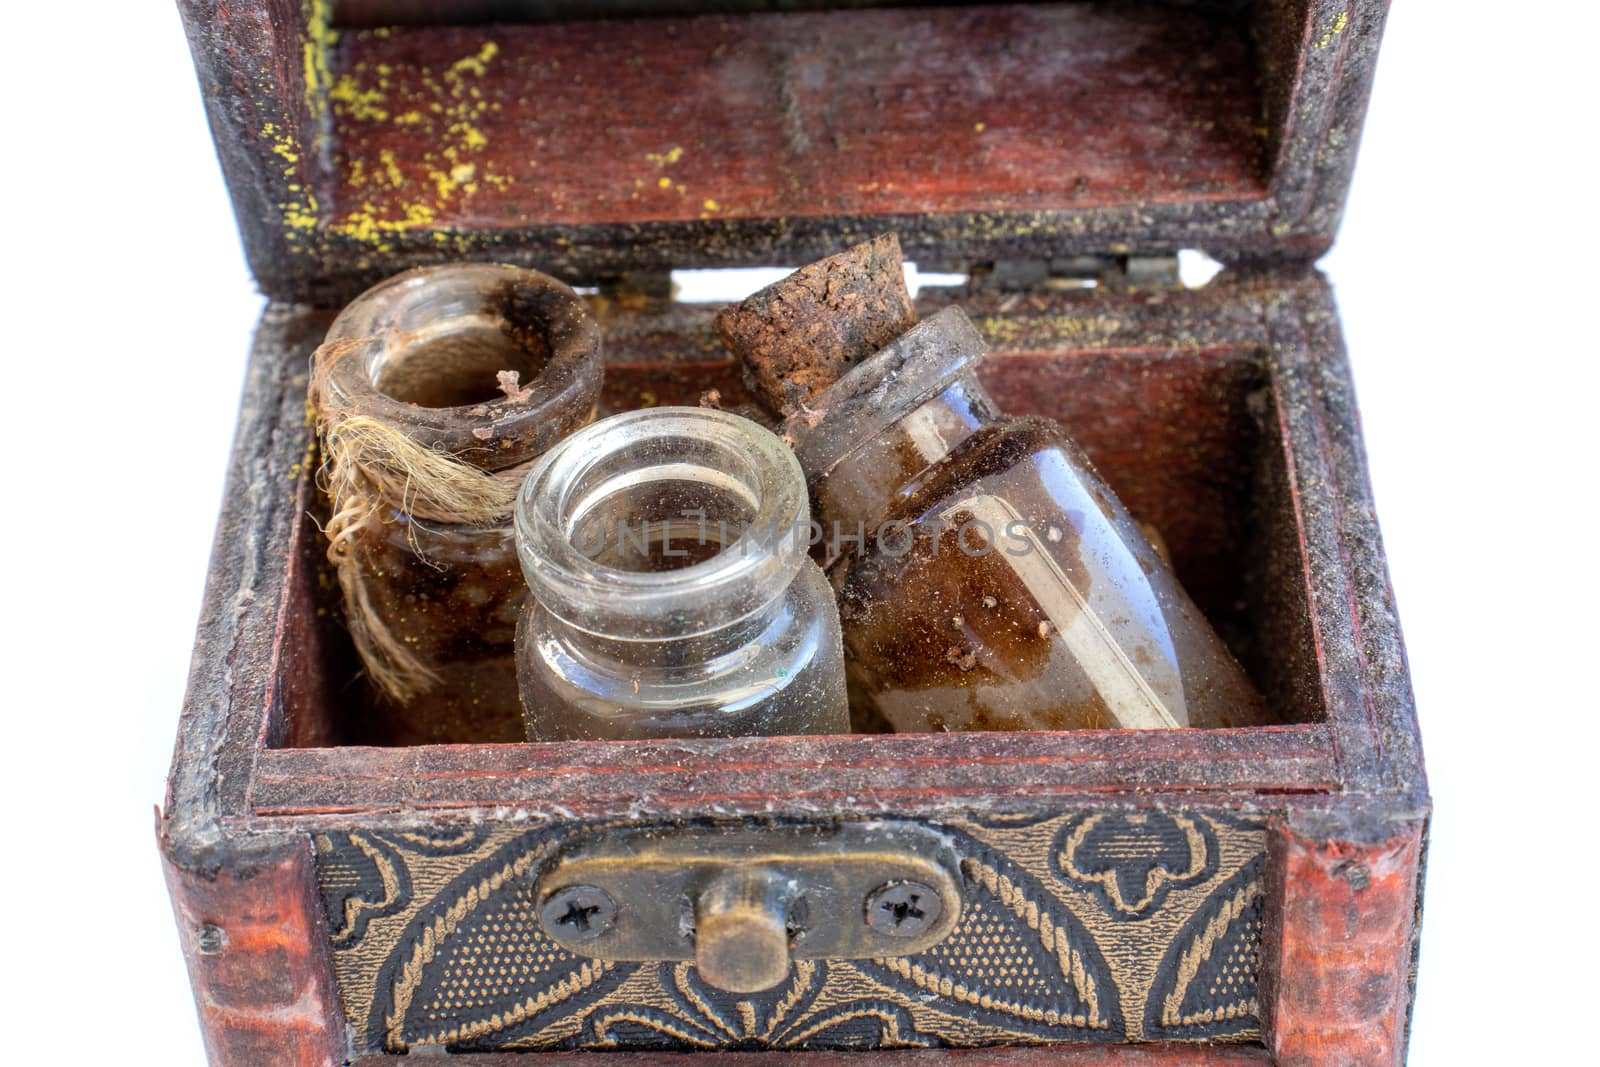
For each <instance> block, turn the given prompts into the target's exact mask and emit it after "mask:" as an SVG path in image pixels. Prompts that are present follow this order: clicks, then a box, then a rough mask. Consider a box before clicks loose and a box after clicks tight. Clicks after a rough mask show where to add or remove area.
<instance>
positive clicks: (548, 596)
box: [515, 407, 809, 640]
mask: <svg viewBox="0 0 1600 1067" xmlns="http://www.w3.org/2000/svg"><path fill="white" fill-rule="evenodd" d="M808 519H809V503H808V499H807V496H806V488H805V478H804V475H803V474H802V473H801V470H800V465H799V462H798V461H797V460H796V459H795V457H794V454H793V453H792V452H791V451H790V450H789V449H788V447H787V446H785V445H784V443H783V442H782V440H780V439H779V438H778V437H777V436H776V435H774V434H773V433H771V432H770V431H768V430H765V429H763V428H762V427H760V426H758V425H756V424H755V423H753V422H751V421H750V420H748V419H745V418H742V417H740V416H738V415H734V414H731V413H729V412H724V411H715V410H711V409H707V408H688V407H663V408H646V409H643V410H640V411H631V412H625V413H623V414H620V415H614V416H612V417H610V418H607V419H603V420H601V421H600V422H597V423H595V424H593V425H592V426H588V427H586V428H584V429H583V430H580V431H578V432H577V433H574V434H572V435H571V436H569V437H567V438H566V439H565V440H563V441H561V442H560V443H559V444H557V445H556V446H555V447H553V448H552V449H550V451H549V452H547V453H546V454H545V455H544V456H543V457H542V458H541V459H540V460H539V462H538V463H537V464H535V466H534V468H533V469H532V470H531V471H530V472H529V474H528V477H527V479H526V480H525V481H524V482H523V484H522V488H521V490H520V492H519V493H518V495H517V504H516V512H515V521H516V536H517V553H518V557H519V559H520V561H521V563H522V570H523V574H524V575H525V576H526V578H527V580H528V586H529V588H530V589H531V590H532V592H533V595H534V597H535V598H536V599H537V600H538V601H539V603H540V604H542V605H543V606H544V607H545V609H546V610H548V611H549V612H550V613H551V614H552V615H554V616H556V617H557V618H559V619H561V620H562V621H563V622H565V623H567V624H568V625H571V626H574V627H577V628H578V629H580V630H584V631H586V632H589V633H593V634H597V635H600V636H604V637H609V638H612V639H621V640H628V639H635V640H660V639H666V638H686V637H692V636H697V635H699V634H703V633H707V632H710V631H712V630H717V629H721V628H722V627H725V626H728V625H730V624H733V623H736V622H738V621H740V620H742V619H744V618H746V617H748V616H749V615H751V614H752V613H754V612H756V611H759V610H760V609H761V608H763V607H765V606H767V605H768V604H770V603H772V601H773V600H774V599H776V598H777V597H778V596H780V595H782V593H783V592H784V590H786V589H787V588H788V586H789V584H790V582H791V581H792V580H793V578H794V576H795V574H796V573H797V572H798V570H799V569H800V567H801V566H802V565H803V564H804V563H805V560H806V559H807V556H806V548H807V540H808V533H809V526H808V523H807V520H808Z"/></svg>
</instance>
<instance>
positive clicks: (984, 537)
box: [833, 419, 1087, 729]
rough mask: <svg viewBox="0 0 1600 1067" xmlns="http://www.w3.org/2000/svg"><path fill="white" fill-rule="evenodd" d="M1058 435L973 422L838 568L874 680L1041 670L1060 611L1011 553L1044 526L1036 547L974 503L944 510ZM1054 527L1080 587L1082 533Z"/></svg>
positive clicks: (854, 634) (844, 601)
mask: <svg viewBox="0 0 1600 1067" xmlns="http://www.w3.org/2000/svg"><path fill="white" fill-rule="evenodd" d="M1058 436H1059V431H1056V430H1055V427H1054V424H1053V423H1050V422H1048V421H1047V420H1043V419H1014V420H1007V421H1006V422H1004V423H1002V424H999V425H997V426H993V427H989V428H986V429H983V430H980V431H978V432H977V433H975V434H973V435H972V436H971V437H969V438H968V439H967V440H966V441H964V442H962V443H961V445H960V446H958V447H957V448H956V449H955V451H953V452H952V453H951V454H950V455H949V456H947V457H946V458H945V459H944V460H943V461H941V462H939V463H937V464H934V465H933V466H932V467H930V468H929V469H928V470H927V471H926V472H925V473H924V474H923V476H922V477H920V478H918V479H915V480H914V481H912V482H911V483H910V484H908V486H907V487H906V494H905V496H903V497H902V499H901V503H900V505H899V506H898V507H897V508H896V509H895V512H894V514H893V515H892V516H891V519H890V522H889V523H886V524H885V526H884V527H883V529H882V530H881V531H880V532H879V533H880V536H876V537H869V538H868V541H867V544H866V545H865V546H864V547H861V548H857V549H856V550H855V551H853V552H851V553H850V554H848V555H847V556H845V557H844V558H843V559H841V560H840V561H839V563H838V564H836V565H835V568H834V572H833V573H834V577H835V587H836V588H837V590H838V592H839V607H840V613H841V617H842V618H843V620H844V622H845V646H846V649H847V650H848V651H849V653H850V657H851V659H852V660H853V661H854V662H855V663H856V664H858V665H859V666H860V667H861V668H863V669H864V670H866V671H868V672H870V673H871V675H872V677H873V678H874V680H875V682H877V683H878V684H880V685H882V686H889V687H893V688H895V689H907V690H909V689H929V688H939V687H944V686H976V685H995V684H1002V683H1014V682H1024V681H1029V680H1032V679H1035V678H1037V677H1038V676H1039V675H1040V674H1041V673H1042V672H1043V671H1044V669H1045V666H1046V665H1047V663H1048V662H1049V660H1050V657H1051V655H1052V654H1053V652H1054V642H1053V640H1052V638H1053V635H1054V633H1055V628H1056V626H1057V625H1059V624H1060V623H1062V622H1063V621H1065V620H1062V619H1057V620H1052V619H1051V618H1050V616H1049V615H1047V614H1046V613H1045V611H1044V610H1043V609H1042V608H1041V607H1040V606H1039V604H1038V602H1037V600H1036V599H1035V598H1034V596H1033V594H1032V593H1031V592H1030V591H1029V589H1028V586H1027V584H1026V582H1025V581H1024V580H1023V577H1022V575H1021V574H1019V573H1018V571H1017V569H1016V568H1015V566H1014V565H1013V558H1012V556H1010V555H1008V554H1007V552H1008V549H1009V550H1010V551H1011V552H1018V551H1022V550H1023V549H1024V548H1028V550H1030V551H1037V550H1038V548H1037V545H1038V542H1039V541H1040V540H1041V539H1043V538H1045V537H1046V536H1047V535H1046V534H1045V531H1044V530H1043V527H1042V526H1041V527H1039V528H1037V529H1034V528H1032V527H1029V536H1031V537H1032V538H1033V544H1032V545H1031V546H1030V545H1025V544H1024V542H1023V541H1022V540H1021V539H1019V537H1018V536H1017V534H1018V533H1019V532H1020V531H1019V530H1016V529H1014V530H1013V531H1012V532H1011V533H1010V534H1008V532H1007V531H1006V530H1005V529H994V528H993V524H992V523H988V522H987V520H985V519H983V518H982V517H980V516H977V515H974V514H973V513H972V512H971V511H968V510H962V509H959V508H957V509H956V510H945V509H947V508H948V505H949V503H950V501H951V499H952V498H953V497H954V496H955V495H956V494H957V493H958V492H961V491H963V490H964V489H966V490H970V489H971V488H972V487H974V486H976V485H978V483H979V482H981V480H982V479H984V478H986V477H989V476H993V475H996V474H999V473H1002V472H1004V471H1007V470H1009V469H1011V468H1013V467H1015V466H1016V465H1017V464H1019V463H1022V462H1025V461H1027V460H1028V458H1029V457H1030V456H1031V455H1032V454H1033V453H1034V452H1035V451H1037V450H1039V449H1040V448H1045V447H1050V446H1052V445H1054V444H1055V439H1056V438H1057V437H1058ZM891 523H905V524H907V525H906V526H904V527H900V526H894V525H891ZM1024 525H1026V523H1025V522H1024ZM1057 529H1058V531H1059V532H1058V537H1059V538H1061V540H1059V541H1058V542H1057V543H1055V544H1053V545H1052V546H1051V558H1052V559H1053V560H1054V561H1055V563H1056V565H1057V566H1059V567H1060V568H1061V569H1062V571H1063V572H1064V573H1065V574H1066V576H1067V578H1068V579H1069V580H1070V581H1072V582H1074V583H1075V584H1077V585H1079V586H1080V587H1082V586H1084V585H1086V583H1087V569H1086V568H1085V567H1084V566H1083V565H1082V562H1081V560H1079V559H1077V557H1076V549H1077V542H1076V537H1075V535H1074V534H1073V531H1072V530H1070V529H1064V528H1061V527H1057ZM1057 613H1058V614H1060V613H1062V609H1060V608H1057ZM990 728H994V729H999V728H1000V727H998V726H996V727H990ZM1035 728H1037V727H1035Z"/></svg>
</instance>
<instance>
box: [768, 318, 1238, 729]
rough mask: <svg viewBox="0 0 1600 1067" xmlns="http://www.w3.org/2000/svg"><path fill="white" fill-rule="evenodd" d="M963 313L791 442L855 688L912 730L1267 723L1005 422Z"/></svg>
mask: <svg viewBox="0 0 1600 1067" xmlns="http://www.w3.org/2000/svg"><path fill="white" fill-rule="evenodd" d="M986 351H987V346H986V345H985V344H984V342H983V340H982V339H981V338H980V337H979V335H978V333H977V331H976V330H975V329H974V328H973V326H972V323H971V321H970V320H968V319H967V317H966V315H965V314H964V313H962V312H961V310H960V309H958V308H947V309H945V310H944V311H941V312H939V313H938V314H936V315H934V316H932V317H931V318H929V319H926V320H924V321H923V322H921V323H919V324H918V325H917V326H915V327H913V328H911V329H910V330H908V331H906V333H904V334H902V335H901V336H900V337H899V338H898V339H897V340H896V341H895V342H894V343H893V344H891V345H889V346H887V347H886V348H884V349H882V350H880V351H878V352H877V353H875V354H874V355H872V356H870V357H869V358H868V359H866V360H865V361H863V362H862V363H860V364H858V365H857V366H856V367H854V368H852V369H851V370H850V371H849V372H848V373H847V374H846V375H845V376H844V377H843V378H841V379H839V380H838V381H837V382H835V383H834V384H833V385H832V386H830V387H829V388H828V389H826V390H824V391H823V392H822V393H820V394H819V395H818V396H817V397H815V398H813V400H812V402H811V404H810V409H809V411H807V412H803V413H801V414H799V415H796V416H794V417H792V418H791V419H790V420H789V423H788V425H787V427H786V429H787V431H788V435H789V437H790V439H791V440H792V441H794V443H795V450H796V453H797V455H798V456H799V458H800V462H801V465H802V467H803V468H804V469H805V471H806V473H807V476H808V478H809V481H810V485H811V489H812V492H813V494H814V495H815V497H816V500H817V509H818V519H819V522H820V523H821V525H822V527H823V544H824V546H826V548H827V549H828V551H826V552H825V555H826V557H827V558H828V559H829V560H830V561H831V566H830V569H829V576H830V578H831V579H832V583H833V586H834V588H835V590H836V591H837V593H838V597H839V607H840V615H841V618H842V621H843V629H844V642H845V649H846V651H847V653H848V664H849V670H850V678H851V682H852V688H853V690H854V691H855V692H856V693H857V694H858V699H864V700H865V701H867V703H868V704H869V705H870V711H871V712H873V713H875V714H876V715H878V716H880V717H881V718H882V719H883V720H885V721H886V722H887V723H888V725H889V726H890V727H892V728H893V729H896V730H902V731H938V730H1062V729H1073V728H1136V729H1155V728H1164V727H1178V726H1245V725H1255V724H1259V723H1263V722H1266V721H1268V716H1267V713H1266V708H1265V706H1264V704H1263V702H1262V700H1261V698H1260V696H1259V695H1258V694H1257V693H1256V691H1255V689H1254V687H1253V686H1251V684H1250V682H1249V680H1248V679H1247V678H1246V677H1245V674H1244V672H1243V670H1242V669H1241V668H1240V667H1239V665H1238V663H1237V661H1236V660H1235V659H1234V658H1233V656H1232V655H1231V654H1230V653H1229V651H1228V649H1227V647H1226V646H1225V645H1223V643H1222V641H1221V639H1220V638H1218V637H1217V635H1216V633H1215V631H1213V630H1212V628H1211V626H1210V625H1209V624H1208V623H1207V622H1206V620H1205V619H1204V617H1203V616H1202V615H1201V614H1200V612H1199V610H1198V609H1197V608H1196V607H1195V606H1194V604H1193V602H1191V601H1190V599H1189V597H1188V595H1187V594H1186V593H1185V592H1184V591H1183V589H1182V587H1181V586H1180V585H1179V584H1178V582H1177V579H1176V578H1175V577H1174V576H1173V574H1172V571H1171V570H1170V569H1169V568H1168V566H1167V565H1166V563H1165V562H1164V561H1163V560H1162V559H1161V557H1160V556H1159V555H1158V554H1157V552H1156V550H1155V549H1154V548H1153V547H1152V546H1151V544H1150V542H1149V540H1148V539H1147V538H1146V537H1145V535H1144V533H1143V532H1142V531H1141V530H1140V529H1139V527H1138V525H1137V524H1136V523H1135V522H1134V520H1133V519H1132V518H1131V517H1130V516H1129V514H1128V512H1127V510H1126V509H1125V508H1124V507H1123V506H1122V504H1121V502H1120V501H1119V500H1118V499H1117V497H1116V495H1115V494H1114V493H1113V492H1112V491H1111V490H1110V488H1109V487H1107V485H1106V484H1105V482H1104V481H1102V480H1101V478H1100V477H1099V475H1098V474H1096V473H1095V471H1094V468H1093V466H1092V465H1091V464H1090V462H1089V460H1088V458H1087V457H1086V456H1084V455H1083V453H1082V452H1081V451H1080V450H1079V449H1078V448H1077V446H1076V445H1075V444H1074V443H1073V442H1072V441H1071V440H1070V439H1069V438H1068V437H1067V436H1066V435H1065V433H1063V431H1062V430H1061V429H1060V428H1059V427H1058V426H1057V425H1056V424H1055V423H1053V422H1051V421H1049V420H1047V419H1033V418H1008V417H1005V416H1002V415H1001V414H1000V413H999V412H998V411H997V410H996V408H995V405H994V403H993V401H992V400H991V399H990V398H989V396H988V394H987V392H986V391H985V390H984V388H983V386H982V385H981V384H980V383H979V382H978V380H977V377H976V374H975V368H976V366H977V364H978V362H979V361H980V360H981V359H982V358H983V356H984V354H985V353H986Z"/></svg>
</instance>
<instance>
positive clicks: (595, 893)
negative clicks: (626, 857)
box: [539, 885, 617, 941]
mask: <svg viewBox="0 0 1600 1067" xmlns="http://www.w3.org/2000/svg"><path fill="white" fill-rule="evenodd" d="M539 921H540V922H541V923H543V924H544V928H545V932H546V933H548V934H549V935H550V936H551V937H553V938H555V939H556V940H557V941H593V940H594V939H595V938H597V937H599V936H600V935H601V934H604V933H606V932H607V931H609V930H610V929H611V928H612V927H613V926H614V925H616V921H617V902H616V901H614V900H612V899H611V894H610V893H607V892H606V891H605V890H604V889H601V888H599V887H598V886H592V885H568V886H562V887H561V888H560V889H557V890H555V891H554V892H553V893H551V894H550V895H549V896H547V897H545V898H544V903H543V904H542V905H540V906H539Z"/></svg>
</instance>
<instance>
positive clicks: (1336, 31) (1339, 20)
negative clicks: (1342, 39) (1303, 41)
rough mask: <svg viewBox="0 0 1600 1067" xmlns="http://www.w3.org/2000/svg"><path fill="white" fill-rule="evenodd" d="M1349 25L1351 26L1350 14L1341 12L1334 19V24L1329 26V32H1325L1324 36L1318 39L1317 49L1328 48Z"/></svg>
mask: <svg viewBox="0 0 1600 1067" xmlns="http://www.w3.org/2000/svg"><path fill="white" fill-rule="evenodd" d="M1348 25H1350V15H1349V13H1348V12H1345V11H1341V12H1339V13H1338V14H1337V15H1335V16H1334V17H1333V22H1332V23H1330V24H1329V26H1328V28H1327V30H1326V31H1324V32H1323V34H1322V36H1321V37H1319V38H1318V39H1317V47H1318V48H1326V47H1328V46H1329V45H1330V44H1332V43H1333V40H1334V38H1335V37H1338V36H1339V35H1340V34H1341V33H1343V32H1344V28H1345V27H1346V26H1348Z"/></svg>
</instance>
